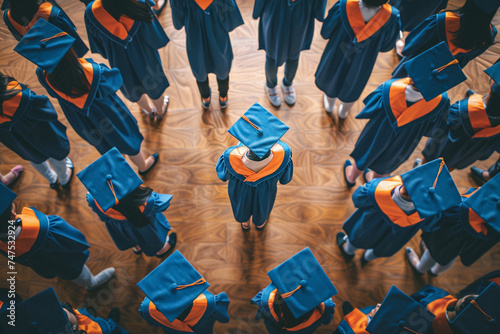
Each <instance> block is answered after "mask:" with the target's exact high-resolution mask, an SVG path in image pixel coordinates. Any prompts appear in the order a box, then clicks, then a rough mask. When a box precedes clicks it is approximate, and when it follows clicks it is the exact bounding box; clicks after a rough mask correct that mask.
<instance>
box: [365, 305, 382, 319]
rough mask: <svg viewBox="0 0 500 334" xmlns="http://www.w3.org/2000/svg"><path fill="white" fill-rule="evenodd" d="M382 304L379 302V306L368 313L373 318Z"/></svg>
mask: <svg viewBox="0 0 500 334" xmlns="http://www.w3.org/2000/svg"><path fill="white" fill-rule="evenodd" d="M380 305H381V304H377V306H376V307H375V308H374V309H373V310H372V311H371V312H370V313H369V314H368V315H369V316H370V317H371V318H373V317H374V316H375V314H376V313H377V312H378V309H379V308H380Z"/></svg>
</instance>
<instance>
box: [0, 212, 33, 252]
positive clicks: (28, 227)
mask: <svg viewBox="0 0 500 334" xmlns="http://www.w3.org/2000/svg"><path fill="white" fill-rule="evenodd" d="M16 218H21V220H22V225H21V226H22V227H21V234H19V237H18V238H17V239H16V257H19V256H21V255H23V254H26V253H27V252H29V251H30V250H31V247H33V245H34V244H35V241H36V239H37V237H38V233H39V232H40V221H39V220H38V218H37V216H36V214H35V212H34V211H33V210H32V209H30V208H23V211H22V213H21V214H20V215H18V216H17V217H16ZM0 249H1V250H3V251H4V252H5V253H7V251H8V248H7V244H6V243H4V242H3V241H0Z"/></svg>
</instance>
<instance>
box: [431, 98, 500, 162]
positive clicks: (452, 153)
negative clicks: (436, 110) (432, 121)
mask: <svg viewBox="0 0 500 334" xmlns="http://www.w3.org/2000/svg"><path fill="white" fill-rule="evenodd" d="M468 102H469V99H468V98H467V99H464V100H462V101H458V102H456V103H454V104H453V105H452V106H451V107H450V110H449V113H448V122H447V125H446V128H445V132H444V133H442V135H441V136H435V137H432V138H429V140H428V141H427V144H426V145H425V148H424V150H423V151H422V154H423V155H424V157H425V159H426V160H427V161H431V160H433V159H437V158H439V157H442V158H444V161H445V162H446V165H447V166H448V167H449V168H457V169H463V168H466V167H468V166H470V165H472V164H473V163H474V162H476V161H478V160H486V159H488V158H489V157H490V156H491V155H492V154H493V153H494V152H495V151H497V152H500V134H497V135H494V136H491V137H477V138H472V137H473V136H474V134H475V132H474V130H473V129H472V126H471V124H470V117H469V106H468ZM490 121H492V124H493V126H496V125H498V124H499V122H498V121H497V122H496V123H495V122H494V121H493V119H492V118H491V119H490Z"/></svg>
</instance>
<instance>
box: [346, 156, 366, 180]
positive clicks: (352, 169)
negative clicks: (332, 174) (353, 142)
mask: <svg viewBox="0 0 500 334" xmlns="http://www.w3.org/2000/svg"><path fill="white" fill-rule="evenodd" d="M345 171H346V177H347V180H348V181H349V182H351V183H354V182H356V179H357V178H358V176H360V175H361V174H363V171H362V170H359V169H358V166H357V165H356V161H354V163H353V164H352V165H351V166H347V167H346V169H345Z"/></svg>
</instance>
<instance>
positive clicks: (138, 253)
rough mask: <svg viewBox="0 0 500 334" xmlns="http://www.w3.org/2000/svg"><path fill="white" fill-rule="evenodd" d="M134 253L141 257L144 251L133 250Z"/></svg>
mask: <svg viewBox="0 0 500 334" xmlns="http://www.w3.org/2000/svg"><path fill="white" fill-rule="evenodd" d="M132 252H134V254H135V255H141V254H142V249H139V250H138V251H136V250H135V249H133V248H132Z"/></svg>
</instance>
